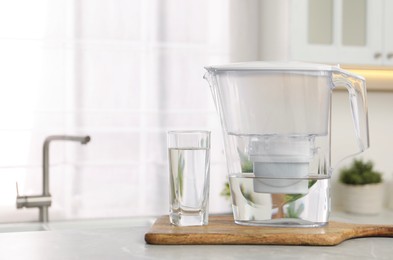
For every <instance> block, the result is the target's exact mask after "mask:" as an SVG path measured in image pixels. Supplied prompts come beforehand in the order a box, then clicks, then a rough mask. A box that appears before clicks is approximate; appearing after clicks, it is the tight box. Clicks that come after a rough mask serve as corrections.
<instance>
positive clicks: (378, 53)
mask: <svg viewBox="0 0 393 260" xmlns="http://www.w3.org/2000/svg"><path fill="white" fill-rule="evenodd" d="M381 57H382V53H380V52H377V53H375V54H374V59H380V58H381Z"/></svg>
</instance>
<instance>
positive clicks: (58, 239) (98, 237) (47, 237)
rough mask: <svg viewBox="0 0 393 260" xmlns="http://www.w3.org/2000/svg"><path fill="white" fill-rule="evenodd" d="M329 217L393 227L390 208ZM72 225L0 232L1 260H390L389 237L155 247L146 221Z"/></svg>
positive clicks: (392, 242)
mask: <svg viewBox="0 0 393 260" xmlns="http://www.w3.org/2000/svg"><path fill="white" fill-rule="evenodd" d="M331 219H332V220H338V221H347V222H353V223H369V224H392V225H393V211H385V212H384V213H382V214H381V215H378V216H366V217H363V216H356V215H349V214H346V213H341V212H338V213H333V214H332V217H331ZM349 220H350V221H349ZM93 222H94V221H93ZM77 223H79V222H75V223H74V225H68V224H63V225H62V224H61V223H53V226H52V227H53V228H52V229H51V228H50V225H49V229H51V230H50V231H28V232H5V233H0V259H219V258H223V257H224V259H346V260H347V259H356V260H361V259H393V239H392V238H358V239H352V240H348V241H344V242H343V243H341V244H340V245H337V246H332V247H330V246H326V247H320V246H317V247H311V246H271V245H266V246H260V245H259V246H162V245H161V246H158V245H148V244H146V243H145V241H144V234H145V233H146V232H147V231H148V230H149V228H150V224H151V221H142V222H141V221H139V222H135V221H133V220H132V219H129V220H127V219H123V220H119V221H117V220H111V221H109V222H108V221H105V220H102V223H103V225H100V221H98V220H96V221H95V223H94V225H93V224H90V225H84V224H83V223H82V224H80V225H77ZM89 223H91V222H89ZM111 223H112V224H111ZM0 226H1V225H0ZM0 229H1V227H0Z"/></svg>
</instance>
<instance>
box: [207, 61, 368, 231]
mask: <svg viewBox="0 0 393 260" xmlns="http://www.w3.org/2000/svg"><path fill="white" fill-rule="evenodd" d="M205 69H206V70H207V73H206V74H205V79H206V80H207V81H208V82H209V85H210V87H211V91H212V94H213V98H214V101H215V104H216V108H217V110H218V113H219V115H220V119H221V124H222V128H223V132H224V144H225V154H226V160H227V166H228V173H229V184H230V189H231V198H232V208H233V215H234V220H235V222H236V223H238V224H244V225H270V226H302V227H303V226H304V227H316V226H323V225H325V224H326V223H327V222H328V218H329V212H330V177H331V174H332V171H333V168H332V165H331V160H330V158H331V156H330V152H331V151H330V143H331V138H330V134H331V133H330V132H331V131H330V129H331V127H330V118H331V98H332V90H333V89H334V88H335V87H337V86H343V87H346V89H347V90H348V92H349V103H350V107H351V112H352V118H353V123H354V138H355V142H356V146H357V147H356V151H354V154H356V153H360V152H363V151H364V150H365V149H367V148H368V147H369V137H368V118H367V100H366V86H365V80H364V78H363V77H361V76H358V75H355V74H352V73H349V72H347V71H344V70H342V69H340V68H339V67H335V66H327V65H320V64H307V63H268V62H251V63H250V62H249V63H236V64H228V65H220V66H210V67H205Z"/></svg>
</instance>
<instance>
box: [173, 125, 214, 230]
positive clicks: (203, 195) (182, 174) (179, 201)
mask: <svg viewBox="0 0 393 260" xmlns="http://www.w3.org/2000/svg"><path fill="white" fill-rule="evenodd" d="M168 157H169V173H170V198H169V199H170V214H169V219H170V222H171V223H172V224H173V225H176V226H197V225H207V223H208V215H209V212H208V206H209V181H210V132H209V131H170V132H168Z"/></svg>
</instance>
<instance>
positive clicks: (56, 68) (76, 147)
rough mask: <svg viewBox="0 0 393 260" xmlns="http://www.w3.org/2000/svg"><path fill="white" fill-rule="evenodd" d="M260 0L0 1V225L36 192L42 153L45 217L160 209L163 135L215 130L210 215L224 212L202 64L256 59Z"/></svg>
mask: <svg viewBox="0 0 393 260" xmlns="http://www.w3.org/2000/svg"><path fill="white" fill-rule="evenodd" d="M258 10H259V9H258V1H226V0H215V1H208V0H198V1H196V0H195V1H194V0H193V1H183V0H100V1H96V0H81V1H77V0H72V1H69V0H34V1H31V0H14V1H2V2H0V113H1V120H0V131H1V134H0V144H1V145H0V189H1V196H0V222H10V221H26V220H37V218H38V211H37V209H23V210H17V209H16V207H15V198H16V192H15V182H16V181H17V182H18V183H19V192H20V193H21V195H38V194H40V193H41V192H42V191H41V189H42V188H41V182H42V170H41V169H42V163H41V160H42V155H41V149H42V143H43V140H44V138H45V137H46V136H48V135H53V134H80V135H85V134H86V135H90V136H91V138H92V140H91V142H90V143H89V144H87V145H86V146H81V145H80V144H77V143H65V142H56V143H53V144H52V145H51V147H50V160H51V167H50V192H51V194H52V200H53V202H52V207H51V208H50V210H49V212H50V219H51V220H57V219H75V218H100V217H126V216H145V215H160V214H167V212H168V208H169V206H168V201H169V198H168V192H169V191H168V188H169V177H168V165H167V155H166V131H167V130H172V129H208V130H211V131H212V154H211V156H212V164H211V196H210V208H211V212H213V213H214V212H223V211H229V210H230V202H229V201H227V200H225V199H224V198H223V197H222V196H221V195H220V192H221V190H222V188H223V187H224V182H225V181H226V165H225V158H224V155H223V146H222V135H221V130H220V125H219V119H218V116H217V113H216V111H215V108H214V105H213V102H212V97H211V94H210V91H209V88H208V85H207V83H206V82H205V81H204V80H203V78H202V77H203V74H204V69H203V66H205V65H209V64H217V63H225V62H229V61H239V60H247V59H249V60H255V59H258V41H257V40H258V28H259V26H258Z"/></svg>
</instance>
